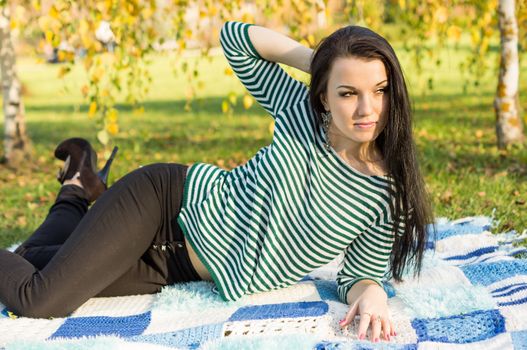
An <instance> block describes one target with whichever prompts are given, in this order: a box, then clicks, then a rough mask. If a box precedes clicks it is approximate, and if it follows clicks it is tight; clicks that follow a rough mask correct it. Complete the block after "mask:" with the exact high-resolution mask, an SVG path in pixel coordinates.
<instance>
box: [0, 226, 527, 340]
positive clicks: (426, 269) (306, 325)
mask: <svg viewBox="0 0 527 350" xmlns="http://www.w3.org/2000/svg"><path fill="white" fill-rule="evenodd" d="M491 227H492V220H491V219H490V218H488V217H471V218H465V219H461V220H457V221H450V222H449V221H447V220H445V219H442V220H438V221H437V223H436V228H437V235H436V237H434V239H433V240H431V241H430V242H429V244H428V250H427V252H426V255H425V259H424V264H423V271H422V274H421V277H420V278H419V279H416V278H413V274H412V271H407V277H406V278H405V281H404V282H403V283H393V282H392V281H388V282H387V283H386V287H385V288H386V291H387V292H388V295H389V297H390V298H389V305H390V311H391V314H392V315H391V316H392V320H393V322H394V325H395V328H396V331H397V336H396V337H392V340H391V341H390V342H385V341H381V342H379V343H372V342H370V341H367V340H363V341H359V340H358V339H357V337H356V333H357V327H358V320H357V322H355V324H354V325H353V326H350V327H349V329H341V328H340V327H339V326H338V320H340V319H342V317H343V316H344V315H345V313H346V312H347V310H348V306H347V305H345V304H342V303H340V302H339V301H338V298H337V294H336V284H335V276H336V272H337V269H338V263H339V261H338V260H336V261H334V262H332V263H331V264H329V265H327V266H325V267H323V268H321V269H318V270H317V271H314V272H313V273H312V274H310V275H309V276H306V278H305V279H304V280H303V281H301V282H300V283H298V284H297V285H294V286H291V287H289V288H285V289H281V290H277V291H273V292H268V293H261V294H257V295H252V296H246V297H244V298H243V299H242V300H239V301H237V302H223V301H221V300H220V299H219V297H218V296H217V295H216V294H215V293H214V292H213V285H212V284H211V283H208V282H193V283H187V284H180V285H175V286H170V287H166V288H165V289H164V290H163V291H162V292H161V293H159V294H157V295H140V296H129V297H115V298H93V299H90V300H89V301H88V302H86V303H85V304H84V305H83V306H81V307H80V308H79V309H78V310H76V311H75V312H74V313H73V314H72V315H71V316H70V317H67V318H56V319H49V320H48V319H29V318H24V317H20V318H15V317H14V316H13V315H11V314H10V313H9V312H8V311H7V310H6V309H5V308H4V307H3V306H2V305H1V304H0V310H3V311H2V315H0V348H5V349H72V348H75V349H89V348H90V349H91V348H104V349H121V348H122V349H133V348H137V349H174V348H178V349H198V348H199V349H271V348H273V347H274V348H276V349H284V348H285V349H313V348H315V349H485V350H491V349H499V350H502V349H527V259H525V256H527V254H526V253H527V249H525V248H524V247H515V246H514V245H513V242H514V241H518V240H522V239H525V238H527V235H526V234H525V233H524V234H523V235H521V236H520V235H518V234H516V233H515V232H509V233H503V234H492V233H491V232H490V231H491Z"/></svg>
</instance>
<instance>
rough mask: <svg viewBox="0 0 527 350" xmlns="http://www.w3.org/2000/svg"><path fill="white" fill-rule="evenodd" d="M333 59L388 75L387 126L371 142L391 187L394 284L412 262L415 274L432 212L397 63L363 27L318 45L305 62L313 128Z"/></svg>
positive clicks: (388, 49)
mask: <svg viewBox="0 0 527 350" xmlns="http://www.w3.org/2000/svg"><path fill="white" fill-rule="evenodd" d="M339 57H356V58H361V59H364V60H367V61H370V60H380V61H382V62H383V64H384V67H385V69H386V73H387V76H388V89H387V91H386V93H387V94H388V97H389V106H388V112H387V113H388V114H387V116H386V117H387V124H386V126H385V127H384V130H383V131H382V132H381V133H380V134H379V136H378V137H377V138H376V139H375V141H374V142H375V146H376V147H377V148H378V149H379V150H380V152H381V154H382V156H383V158H384V161H385V164H386V166H387V171H388V174H389V176H390V178H391V179H392V180H393V182H394V188H393V190H392V191H390V197H391V201H390V210H391V213H392V218H393V223H394V224H393V232H394V234H395V233H397V232H401V234H395V241H394V245H393V249H392V254H391V256H390V272H391V275H392V277H393V278H394V279H395V280H398V281H400V280H401V278H402V275H403V272H404V270H405V267H406V266H407V265H408V264H410V263H413V264H414V267H415V269H414V272H415V273H416V274H418V273H419V272H420V270H421V264H422V259H423V253H424V250H425V248H426V241H427V239H428V235H429V227H430V226H428V224H430V223H433V214H432V207H431V203H430V200H429V197H428V194H427V192H426V190H425V185H424V181H423V177H422V175H421V172H420V171H419V165H418V162H417V152H416V147H415V143H414V140H413V136H412V110H411V106H410V99H409V96H408V90H407V88H406V83H405V80H404V76H403V72H402V69H401V66H400V64H399V60H398V59H397V56H396V55H395V52H394V50H393V48H392V47H391V45H390V44H389V43H388V42H387V41H386V40H385V39H384V38H383V37H382V36H380V35H379V34H377V33H375V32H373V31H371V30H369V29H367V28H363V27H358V26H347V27H344V28H341V29H339V30H337V31H336V32H334V33H333V34H331V35H330V36H329V37H327V38H326V39H324V40H323V41H321V42H320V43H319V45H318V47H317V48H316V49H315V52H314V53H313V57H312V60H311V68H310V70H311V84H310V90H309V99H310V103H311V107H312V108H313V110H314V111H315V115H316V118H317V123H319V125H320V124H321V123H322V118H321V113H323V112H325V109H324V106H323V105H322V102H321V95H322V94H325V93H326V90H327V85H328V80H329V74H330V72H331V69H332V67H333V62H334V61H335V59H337V58H339Z"/></svg>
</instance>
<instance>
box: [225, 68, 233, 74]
mask: <svg viewBox="0 0 527 350" xmlns="http://www.w3.org/2000/svg"><path fill="white" fill-rule="evenodd" d="M224 72H225V75H232V74H233V71H232V69H231V68H225V71H224Z"/></svg>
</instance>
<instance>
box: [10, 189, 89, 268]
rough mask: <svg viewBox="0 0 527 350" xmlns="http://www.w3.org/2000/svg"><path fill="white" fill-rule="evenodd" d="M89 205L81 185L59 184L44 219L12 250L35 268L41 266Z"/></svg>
mask: <svg viewBox="0 0 527 350" xmlns="http://www.w3.org/2000/svg"><path fill="white" fill-rule="evenodd" d="M88 205H89V203H88V200H87V199H86V192H85V191H84V189H83V188H81V187H79V186H75V185H65V186H62V187H61V188H60V191H59V193H58V195H57V199H56V200H55V203H54V204H53V205H52V206H51V208H50V209H49V212H48V215H47V216H46V219H45V220H44V222H43V223H42V224H41V225H40V226H39V227H38V228H37V230H36V231H35V232H34V233H33V234H32V235H31V236H30V237H29V238H28V239H27V240H26V241H25V242H24V243H22V244H21V245H20V246H19V247H18V248H17V249H16V250H15V253H16V254H18V255H20V256H22V257H24V259H26V260H27V261H29V262H30V263H31V264H32V265H33V266H35V267H36V268H37V269H39V270H41V269H43V268H44V267H45V266H46V265H47V263H48V262H49V261H50V260H51V258H53V256H54V255H55V253H57V251H58V250H59V248H60V247H61V246H62V244H63V243H64V242H65V241H66V239H68V237H69V236H70V234H71V233H72V232H73V230H75V228H76V227H77V225H78V224H79V222H80V221H81V219H82V218H83V217H84V215H85V214H86V212H87V211H88Z"/></svg>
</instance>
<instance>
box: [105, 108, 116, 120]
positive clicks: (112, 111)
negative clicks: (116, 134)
mask: <svg viewBox="0 0 527 350" xmlns="http://www.w3.org/2000/svg"><path fill="white" fill-rule="evenodd" d="M117 116H118V112H117V109H115V108H112V109H110V110H109V111H108V114H106V118H107V119H108V121H109V122H110V123H115V122H117Z"/></svg>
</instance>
